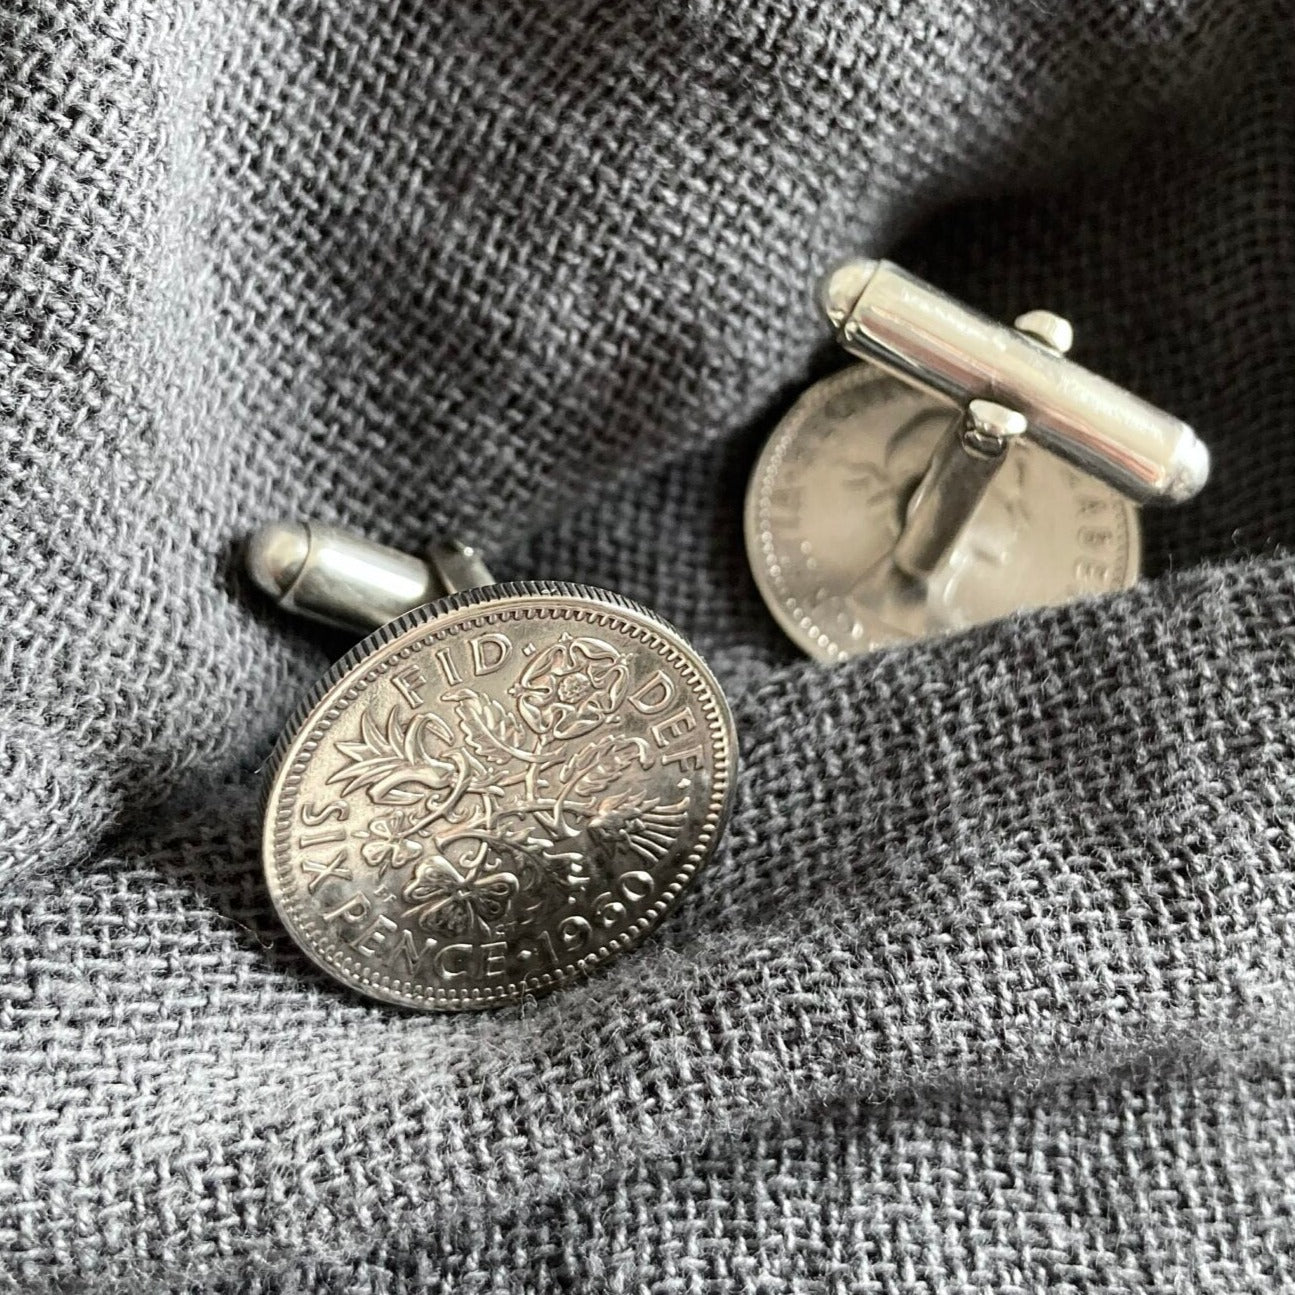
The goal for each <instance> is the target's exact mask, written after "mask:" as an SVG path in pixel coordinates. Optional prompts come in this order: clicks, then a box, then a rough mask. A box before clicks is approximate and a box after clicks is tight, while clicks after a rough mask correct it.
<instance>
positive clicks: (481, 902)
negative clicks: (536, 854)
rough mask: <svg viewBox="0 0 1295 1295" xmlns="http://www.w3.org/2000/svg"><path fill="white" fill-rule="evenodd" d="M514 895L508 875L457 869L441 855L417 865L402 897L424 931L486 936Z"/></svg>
mask: <svg viewBox="0 0 1295 1295" xmlns="http://www.w3.org/2000/svg"><path fill="white" fill-rule="evenodd" d="M516 892H517V878H516V877H515V876H513V874H512V873H510V872H493V873H492V872H482V871H481V870H480V869H479V868H476V867H468V868H462V869H460V868H456V867H455V866H454V864H453V863H451V862H450V861H449V859H447V858H446V857H445V856H444V855H443V854H435V855H433V856H432V857H431V858H430V859H428V860H427V862H426V863H420V864H419V865H418V868H417V870H416V871H415V873H414V876H413V879H412V880H411V881H410V882H409V884H408V885H407V886H406V887H405V888H404V890H402V891H401V892H400V893H401V898H402V899H404V900H405V901H406V902H407V903H409V904H411V905H413V908H412V909H411V910H410V914H411V916H412V917H413V918H414V919H415V921H417V923H418V925H419V926H421V927H422V928H423V930H425V931H439V932H441V933H442V934H444V935H450V936H461V935H469V934H479V935H489V934H490V931H491V929H492V927H493V926H494V924H495V923H496V922H498V921H499V919H500V918H502V917H503V916H504V914H505V912H506V911H507V909H508V902H509V900H510V899H512V897H513V895H514V894H516Z"/></svg>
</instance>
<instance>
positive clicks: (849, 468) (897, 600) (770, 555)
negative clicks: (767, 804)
mask: <svg viewBox="0 0 1295 1295" xmlns="http://www.w3.org/2000/svg"><path fill="white" fill-rule="evenodd" d="M958 417H959V410H958V409H957V407H956V406H954V405H953V404H952V403H951V402H949V401H945V400H943V399H941V398H940V397H939V396H936V395H933V394H930V393H928V392H925V391H922V390H919V389H917V388H915V387H913V386H911V385H909V384H908V383H905V382H902V381H900V380H899V379H897V378H894V377H892V376H890V375H889V374H887V373H886V372H884V371H883V370H882V369H879V368H877V367H876V366H875V365H872V364H869V363H866V362H865V363H860V364H855V365H853V366H851V367H850V368H848V369H845V370H843V371H842V372H840V373H838V374H835V375H834V376H833V377H831V378H828V379H826V380H825V381H823V382H820V383H818V384H817V385H816V386H814V387H812V388H810V390H809V391H807V392H806V393H805V395H804V396H802V397H801V399H800V400H799V401H798V402H797V403H796V405H795V406H794V407H793V408H792V410H791V411H790V413H788V414H787V416H786V417H785V418H784V419H783V420H782V422H781V423H780V424H779V426H778V428H777V430H776V431H775V432H774V434H773V436H772V437H771V438H770V440H769V443H768V444H767V445H766V446H765V448H764V451H763V453H762V454H761V456H760V459H759V462H758V463H757V464H756V469H755V473H754V475H753V476H752V479H751V485H750V489H749V491H748V494H747V504H746V542H747V552H748V555H749V556H750V560H751V566H752V569H753V571H754V573H755V578H756V583H757V584H758V586H759V588H760V592H761V593H762V594H763V596H764V599H765V601H766V602H767V603H768V604H769V608H770V610H771V611H772V612H773V614H774V616H775V617H776V618H777V619H778V621H779V623H780V624H781V625H782V627H783V629H785V630H786V632H787V633H788V634H789V635H790V636H791V638H792V639H793V640H794V641H795V643H796V644H797V645H798V646H799V647H801V648H802V649H803V650H804V651H805V652H808V653H809V654H810V655H811V656H814V657H817V658H819V659H820V660H824V661H842V660H845V659H846V658H848V657H851V656H856V655H858V654H859V653H861V652H869V651H872V650H874V649H876V648H880V647H885V646H887V645H890V644H894V643H901V642H904V641H906V640H908V639H914V638H927V637H930V636H932V635H937V634H944V633H949V632H951V631H953V630H958V629H962V628H965V627H967V626H970V625H976V624H980V623H982V622H984V621H991V620H997V619H998V618H999V617H1002V616H1006V615H1008V614H1010V613H1011V612H1014V611H1017V610H1020V609H1021V608H1025V607H1040V606H1046V605H1049V604H1054V603H1063V602H1068V601H1070V600H1071V599H1073V598H1076V597H1080V596H1082V595H1085V594H1097V593H1104V592H1107V591H1110V590H1116V589H1124V588H1127V587H1128V586H1129V585H1131V584H1133V582H1134V581H1135V580H1136V579H1137V577H1138V564H1139V553H1140V537H1139V530H1138V518H1137V510H1136V508H1135V506H1134V505H1133V504H1132V503H1131V502H1130V501H1129V500H1127V499H1125V498H1124V496H1123V495H1121V494H1119V493H1118V492H1117V491H1115V490H1113V489H1111V488H1110V487H1109V486H1106V485H1104V484H1103V483H1101V482H1099V481H1096V480H1095V479H1094V478H1092V477H1090V476H1088V475H1086V474H1085V473H1083V472H1080V471H1078V470H1077V469H1075V468H1073V467H1071V466H1070V465H1069V464H1068V463H1065V462H1064V461H1062V460H1061V459H1059V458H1057V457H1056V456H1055V455H1052V454H1050V453H1048V452H1047V451H1046V450H1044V449H1042V448H1040V447H1039V446H1037V445H1035V444H1033V443H1030V442H1022V443H1020V444H1017V445H1014V446H1013V447H1012V448H1011V450H1010V451H1009V452H1008V455H1007V458H1006V461H1005V462H1004V465H1003V467H1002V469H1001V470H1000V471H999V473H998V474H997V476H996V477H995V478H994V481H993V483H992V484H991V485H990V487H989V489H988V491H987V492H986V494H985V497H984V498H983V499H982V500H981V502H980V504H979V506H978V507H977V509H976V512H975V514H974V515H973V517H972V519H971V521H970V522H969V523H968V525H967V527H966V528H965V530H964V531H963V533H962V534H961V535H960V536H959V538H958V542H957V544H956V545H955V547H954V549H953V551H952V553H951V554H950V555H949V557H948V559H947V560H946V562H945V564H944V566H943V569H942V570H941V571H939V572H938V573H937V574H936V575H935V576H933V577H932V578H931V579H929V580H927V581H925V582H921V581H917V580H914V579H912V578H911V577H909V576H907V575H905V574H904V572H902V571H901V570H900V569H899V568H898V567H896V565H895V563H894V562H893V560H892V559H891V556H890V555H891V553H892V551H893V549H894V547H895V542H896V540H897V539H898V538H899V535H900V531H901V529H902V526H903V520H904V514H905V509H906V508H907V505H908V501H909V499H910V498H911V496H912V494H913V491H914V489H915V488H916V486H917V484H918V483H919V481H920V480H921V478H922V475H923V473H924V472H925V470H926V467H927V465H928V463H929V462H930V460H931V457H932V455H933V454H934V453H935V450H936V448H937V446H938V444H939V442H940V439H941V438H942V437H943V436H945V435H946V434H948V433H949V432H950V430H951V429H952V428H953V426H954V424H955V423H956V421H957V419H958Z"/></svg>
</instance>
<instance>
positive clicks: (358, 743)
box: [264, 584, 736, 1009]
mask: <svg viewBox="0 0 1295 1295" xmlns="http://www.w3.org/2000/svg"><path fill="white" fill-rule="evenodd" d="M735 757H736V744H735V741H734V735H733V725H732V719H731V716H730V714H729V709H728V706H727V704H726V702H725V700H724V696H723V693H722V692H721V691H720V688H719V685H718V684H717V683H716V681H715V679H714V677H713V676H712V675H711V673H710V671H709V670H708V669H707V668H706V666H705V665H704V664H703V663H702V661H701V660H700V658H699V657H698V656H697V655H696V653H694V652H693V651H692V649H691V648H690V647H689V646H688V645H687V643H685V642H684V640H683V639H682V638H681V637H680V636H679V635H678V634H677V633H676V632H675V631H674V630H672V629H671V628H670V627H669V626H667V625H666V624H665V623H664V622H662V621H660V620H659V619H657V618H656V617H655V616H653V615H652V614H651V613H649V612H647V611H645V610H644V609H642V608H640V607H637V606H635V605H634V604H632V603H630V602H627V601H625V600H623V599H620V598H617V597H616V596H614V595H612V594H606V593H603V592H601V591H599V590H593V589H587V588H583V587H580V586H575V585H559V584H554V585H494V586H491V587H489V588H488V589H481V590H472V591H470V592H468V593H465V594H460V595H457V596H455V597H454V598H450V599H447V600H445V601H443V602H441V603H436V604H432V605H431V606H430V607H427V608H421V609H419V610H418V611H415V612H411V613H409V615H407V616H404V617H401V618H400V619H399V620H397V621H393V622H392V623H391V624H390V625H387V626H385V627H384V628H383V629H381V630H379V631H378V632H377V633H376V634H374V635H372V636H370V637H369V638H368V639H366V640H365V641H364V642H363V643H361V644H360V645H359V647H358V648H356V649H355V650H354V651H353V652H351V653H350V654H349V655H348V656H347V657H346V658H344V659H343V660H342V661H340V662H339V663H338V664H337V665H336V666H335V667H334V668H333V670H332V671H330V673H329V674H328V675H327V676H325V678H324V679H323V680H321V682H320V684H319V685H318V686H317V687H316V689H315V691H314V693H313V694H312V695H311V697H310V698H308V699H307V701H306V702H305V703H303V705H302V707H301V708H300V710H299V711H298V714H297V717H296V718H295V719H294V721H293V722H291V723H290V724H289V726H288V728H287V729H286V730H285V735H284V738H283V739H282V741H281V743H280V747H279V750H278V751H277V752H276V758H275V761H274V764H273V768H272V773H271V782H270V786H269V791H268V793H267V804H266V818H265V838H264V849H265V866H266V874H267V878H268V881H269V886H270V892H271V894H272V896H273V898H274V903H275V906H276V907H277V908H278V911H279V914H280V916H281V917H282V919H283V922H284V924H285V925H286V926H287V928H288V930H289V931H290V932H291V933H292V935H293V936H294V938H295V939H296V940H297V941H298V943H299V944H300V945H301V946H302V948H304V949H305V950H306V952H307V953H308V954H309V955H310V957H311V958H313V959H314V960H315V961H316V962H317V963H318V964H319V965H320V966H321V967H323V968H324V969H325V970H327V971H328V972H330V973H331V974H332V975H334V976H336V977H337V978H338V979H339V980H341V981H343V982H345V983H346V984H348V985H350V986H352V987H354V988H356V989H359V990H362V991H363V992H364V993H367V994H370V995H372V996H373V997H375V998H379V999H382V1000H384V1001H385V1002H389V1003H399V1004H402V1005H405V1006H408V1007H417V1008H425V1009H465V1008H483V1007H493V1006H496V1005H499V1004H502V1003H507V1002H510V1001H513V1000H516V999H518V998H520V997H522V996H523V995H524V994H532V993H533V994H538V993H542V992H545V991H548V990H551V989H554V988H556V987H558V986H560V985H563V984H565V983H567V982H568V981H570V980H572V979H574V978H576V977H578V976H580V975H583V974H584V973H586V972H588V971H590V970H592V969H593V968H595V967H597V966H598V965H599V964H601V963H603V962H606V961H607V960H608V959H610V958H612V957H614V956H615V955H616V954H618V953H621V952H624V951H625V950H627V949H630V948H633V946H634V945H636V944H637V943H638V942H639V941H640V940H642V939H643V937H644V936H645V935H647V933H648V932H649V931H651V930H652V929H653V928H654V927H655V926H656V925H657V924H658V923H659V922H660V921H661V920H662V918H663V917H664V916H665V915H666V914H667V913H668V912H669V911H670V910H671V908H672V907H673V906H674V905H675V903H676V901H677V900H678V899H679V896H680V894H681V892H682V891H683V889H684V888H685V887H686V886H687V885H688V883H689V882H690V881H691V880H692V878H693V877H694V876H695V874H696V873H697V871H698V870H699V869H700V868H701V867H702V866H703V865H704V864H705V863H706V861H707V860H708V859H709V858H710V856H711V854H712V852H713V851H714V848H715V845H716V843H717V841H718V839H719V836H720V834H721V832H722V830H723V827H724V823H725V820H726V819H727V816H728V812H729V805H730V800H731V795H732V787H733V775H734V765H735Z"/></svg>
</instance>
